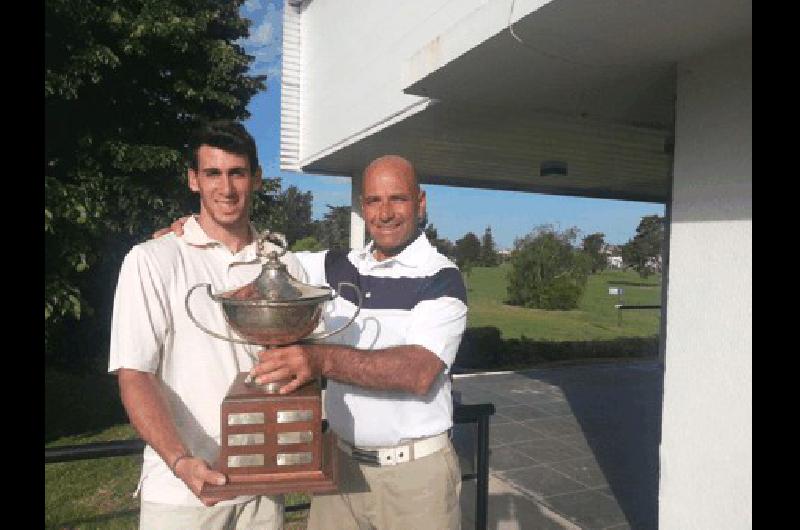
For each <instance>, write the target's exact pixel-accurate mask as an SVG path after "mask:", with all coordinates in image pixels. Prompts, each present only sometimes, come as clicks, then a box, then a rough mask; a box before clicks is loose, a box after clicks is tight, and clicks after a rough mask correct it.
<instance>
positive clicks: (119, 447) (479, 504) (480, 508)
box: [44, 403, 495, 530]
mask: <svg viewBox="0 0 800 530" xmlns="http://www.w3.org/2000/svg"><path fill="white" fill-rule="evenodd" d="M494 412H495V407H494V405H493V404H491V403H480V404H476V405H463V404H460V403H456V404H455V405H454V407H453V422H454V423H457V424H464V423H476V424H477V426H478V433H477V443H476V448H475V452H476V460H477V462H476V466H475V467H476V469H475V473H467V474H464V475H462V476H461V479H462V480H477V485H476V486H477V487H476V502H475V528H476V530H485V529H486V525H487V509H488V506H489V416H491V415H492V414H494ZM144 446H145V443H144V441H143V440H140V439H135V440H114V441H110V442H94V443H88V444H81V445H63V446H60V447H46V448H45V450H44V463H45V464H54V463H57V462H72V461H75V460H94V459H96V458H108V457H114V456H129V455H135V454H140V453H141V452H142V450H143V449H144ZM309 507H310V504H309V503H307V502H306V503H302V504H292V505H289V506H285V507H284V511H285V512H296V511H300V510H307V509H308V508H309Z"/></svg>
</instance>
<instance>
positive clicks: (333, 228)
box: [316, 204, 350, 250]
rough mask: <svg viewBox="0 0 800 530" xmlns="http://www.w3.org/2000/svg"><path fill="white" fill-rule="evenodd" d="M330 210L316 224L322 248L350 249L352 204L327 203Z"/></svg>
mask: <svg viewBox="0 0 800 530" xmlns="http://www.w3.org/2000/svg"><path fill="white" fill-rule="evenodd" d="M326 206H327V207H328V211H327V212H326V213H325V215H324V216H323V218H322V220H320V221H318V222H317V225H316V239H317V241H319V243H320V245H322V248H326V249H330V250H350V206H331V205H330V204H327V205H326Z"/></svg>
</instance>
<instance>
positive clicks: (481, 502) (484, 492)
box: [475, 414, 489, 530]
mask: <svg viewBox="0 0 800 530" xmlns="http://www.w3.org/2000/svg"><path fill="white" fill-rule="evenodd" d="M477 472H478V473H477V474H478V477H477V484H476V490H477V491H476V493H477V499H476V503H475V504H476V508H475V528H476V530H485V529H486V524H487V511H488V507H489V416H488V415H485V414H484V415H481V416H478V469H477Z"/></svg>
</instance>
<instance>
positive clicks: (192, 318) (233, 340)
mask: <svg viewBox="0 0 800 530" xmlns="http://www.w3.org/2000/svg"><path fill="white" fill-rule="evenodd" d="M203 286H205V287H206V290H207V292H208V297H209V298H212V296H211V284H210V283H198V284H197V285H195V286H194V287H192V288H191V289H189V292H188V293H186V299H185V300H184V305H185V306H186V314H188V315H189V318H190V319H191V321H192V322H194V325H195V326H197V327H198V328H200V329H202V330H203V331H205V332H206V333H208V334H209V335H211V336H212V337H216V338H218V339H222V340H227V341H228V342H235V343H237V344H247V345H251V346H263V345H262V344H256V343H255V342H247V341H246V340H241V339H236V338H233V337H226V336H225V335H220V334H219V333H215V332H214V331H211V330H210V329H208V328H207V327H205V326H204V325H202V324H201V323H200V322H198V321H197V319H195V318H194V315H192V310H191V309H189V297H190V296H192V292H194V290H195V289H197V288H198V287H203ZM337 331H338V330H337Z"/></svg>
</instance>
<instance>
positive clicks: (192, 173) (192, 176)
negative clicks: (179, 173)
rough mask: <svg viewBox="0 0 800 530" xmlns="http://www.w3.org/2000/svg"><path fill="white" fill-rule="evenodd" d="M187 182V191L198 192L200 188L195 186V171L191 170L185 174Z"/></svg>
mask: <svg viewBox="0 0 800 530" xmlns="http://www.w3.org/2000/svg"><path fill="white" fill-rule="evenodd" d="M186 175H187V177H188V181H189V189H190V190H192V191H194V192H198V193H199V192H200V186H199V185H198V184H197V171H195V170H194V169H192V168H189V170H188V171H187V172H186Z"/></svg>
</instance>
